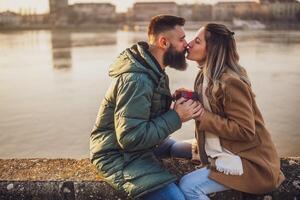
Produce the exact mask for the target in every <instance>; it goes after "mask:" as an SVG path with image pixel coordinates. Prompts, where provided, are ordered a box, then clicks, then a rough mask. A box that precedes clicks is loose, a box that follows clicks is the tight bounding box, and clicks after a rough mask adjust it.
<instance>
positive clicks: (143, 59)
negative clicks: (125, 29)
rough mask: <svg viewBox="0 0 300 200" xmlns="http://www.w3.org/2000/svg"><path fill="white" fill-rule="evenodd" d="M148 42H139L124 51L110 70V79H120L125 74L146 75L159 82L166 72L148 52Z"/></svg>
mask: <svg viewBox="0 0 300 200" xmlns="http://www.w3.org/2000/svg"><path fill="white" fill-rule="evenodd" d="M148 49H149V45H148V44H147V43H146V42H138V43H137V44H135V45H133V46H132V47H130V48H127V49H126V50H124V51H123V52H122V53H121V54H120V55H119V56H118V57H117V59H116V60H115V62H114V63H113V64H112V65H111V66H110V68H109V76H110V77H113V78H115V77H118V76H119V75H121V74H123V73H132V72H135V73H146V74H148V75H150V77H151V79H153V80H154V81H155V82H158V81H159V79H160V77H161V76H163V73H164V71H162V69H160V66H158V63H156V60H155V61H154V60H153V59H154V57H153V56H152V55H151V54H150V52H149V51H148Z"/></svg>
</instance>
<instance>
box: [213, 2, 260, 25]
mask: <svg viewBox="0 0 300 200" xmlns="http://www.w3.org/2000/svg"><path fill="white" fill-rule="evenodd" d="M260 8H261V7H260V4H259V3H258V2H253V1H241V2H233V1H232V2H219V3H217V4H215V5H214V6H213V11H212V18H213V20H221V21H232V20H233V19H234V18H241V19H255V18H256V17H257V16H258V15H259V13H260V12H261V9H260Z"/></svg>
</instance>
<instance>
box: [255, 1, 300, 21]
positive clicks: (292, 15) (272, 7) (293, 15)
mask: <svg viewBox="0 0 300 200" xmlns="http://www.w3.org/2000/svg"><path fill="white" fill-rule="evenodd" d="M260 3H261V5H262V7H263V8H265V10H268V12H269V15H270V17H271V19H272V20H279V21H288V20H293V21H295V20H300V3H299V2H298V1H297V0H260Z"/></svg>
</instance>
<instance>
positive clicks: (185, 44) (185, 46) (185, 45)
mask: <svg viewBox="0 0 300 200" xmlns="http://www.w3.org/2000/svg"><path fill="white" fill-rule="evenodd" d="M183 45H184V48H187V46H188V43H187V42H186V40H184V44H183Z"/></svg>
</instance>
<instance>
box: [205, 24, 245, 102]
mask: <svg viewBox="0 0 300 200" xmlns="http://www.w3.org/2000/svg"><path fill="white" fill-rule="evenodd" d="M204 37H205V42H206V59H205V61H204V62H203V63H202V64H203V73H204V75H205V76H206V77H207V78H208V87H207V90H206V95H207V96H208V97H209V98H211V99H212V101H211V104H212V105H211V106H212V107H214V108H217V105H216V104H217V102H218V100H219V99H220V98H221V96H220V95H218V94H217V92H218V91H219V89H221V91H222V92H223V90H224V87H223V83H222V82H221V80H220V78H221V76H222V74H223V73H224V72H226V71H228V69H229V70H231V71H232V72H233V73H235V74H236V75H237V76H239V77H240V79H241V80H243V81H244V82H245V83H247V84H248V85H249V86H251V83H250V80H249V78H248V76H247V73H246V70H245V69H244V68H243V67H242V66H241V65H240V64H239V55H238V53H237V49H236V43H235V39H234V32H232V31H230V30H229V29H228V28H227V27H226V26H225V25H223V24H216V23H209V24H207V25H205V27H204ZM221 94H222V93H221Z"/></svg>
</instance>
